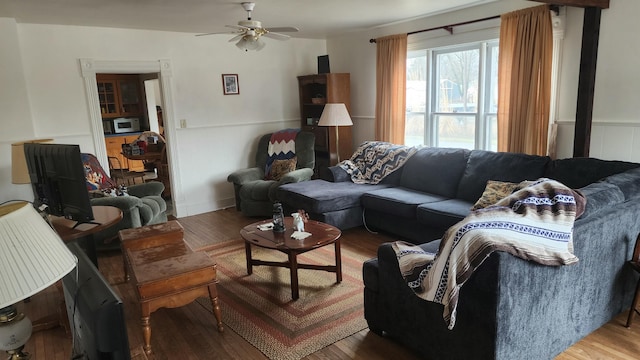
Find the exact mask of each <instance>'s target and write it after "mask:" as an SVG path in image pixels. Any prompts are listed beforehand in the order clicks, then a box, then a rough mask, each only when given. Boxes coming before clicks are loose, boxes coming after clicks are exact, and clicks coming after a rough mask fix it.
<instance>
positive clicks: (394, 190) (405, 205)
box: [361, 187, 447, 219]
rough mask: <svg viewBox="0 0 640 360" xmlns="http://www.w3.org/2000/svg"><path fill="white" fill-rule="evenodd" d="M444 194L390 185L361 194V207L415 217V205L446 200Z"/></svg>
mask: <svg viewBox="0 0 640 360" xmlns="http://www.w3.org/2000/svg"><path fill="white" fill-rule="evenodd" d="M446 199H447V198H445V197H444V196H440V195H433V194H428V193H423V192H420V191H415V190H412V189H407V188H404V187H390V188H386V189H379V190H374V191H368V192H366V193H364V194H363V195H362V199H361V201H362V207H364V208H365V209H373V210H377V211H380V212H384V213H389V214H393V215H395V216H402V217H406V218H411V219H415V217H416V207H417V206H418V205H420V204H422V203H428V202H434V201H442V200H446Z"/></svg>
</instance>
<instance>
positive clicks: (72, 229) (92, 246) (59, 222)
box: [49, 206, 122, 268]
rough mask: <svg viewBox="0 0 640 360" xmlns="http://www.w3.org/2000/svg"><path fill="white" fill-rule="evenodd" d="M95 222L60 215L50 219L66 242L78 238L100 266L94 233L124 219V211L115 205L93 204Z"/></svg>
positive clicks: (88, 254)
mask: <svg viewBox="0 0 640 360" xmlns="http://www.w3.org/2000/svg"><path fill="white" fill-rule="evenodd" d="M91 209H92V211H93V217H94V220H93V221H94V222H95V223H91V224H88V223H85V224H78V225H77V226H76V222H75V221H73V220H69V219H65V218H63V217H60V216H49V221H50V223H51V225H52V226H53V228H54V230H55V231H56V232H57V233H58V235H60V238H62V241H64V242H65V243H68V242H71V241H74V240H77V241H78V243H79V245H80V246H81V247H82V248H83V249H84V250H85V251H86V252H87V256H89V259H91V261H92V262H93V264H94V265H95V266H96V268H97V267H98V255H97V254H96V243H95V241H94V240H93V234H95V233H98V232H100V231H102V230H104V229H107V228H109V227H111V226H113V225H115V224H117V223H118V222H120V220H122V211H121V210H120V209H118V208H117V207H115V206H92V207H91Z"/></svg>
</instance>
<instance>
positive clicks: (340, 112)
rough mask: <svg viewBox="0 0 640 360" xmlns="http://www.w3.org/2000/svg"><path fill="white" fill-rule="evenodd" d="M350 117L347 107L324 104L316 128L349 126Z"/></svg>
mask: <svg viewBox="0 0 640 360" xmlns="http://www.w3.org/2000/svg"><path fill="white" fill-rule="evenodd" d="M351 125H353V122H351V116H349V112H348V111H347V107H346V106H345V105H344V104H342V103H338V104H326V105H325V106H324V109H323V110H322V115H321V116H320V121H318V126H351Z"/></svg>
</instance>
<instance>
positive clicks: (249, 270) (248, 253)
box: [244, 241, 253, 275]
mask: <svg viewBox="0 0 640 360" xmlns="http://www.w3.org/2000/svg"><path fill="white" fill-rule="evenodd" d="M244 251H245V253H246V258H247V274H248V275H251V274H253V266H252V265H251V243H250V242H248V241H245V242H244Z"/></svg>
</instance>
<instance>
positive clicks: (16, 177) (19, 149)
mask: <svg viewBox="0 0 640 360" xmlns="http://www.w3.org/2000/svg"><path fill="white" fill-rule="evenodd" d="M51 141H53V139H40V140H30V141H23V142H19V143H14V144H11V183H13V184H29V183H30V182H31V179H30V178H29V170H28V169H27V159H26V157H25V156H24V144H27V143H46V142H51Z"/></svg>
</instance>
